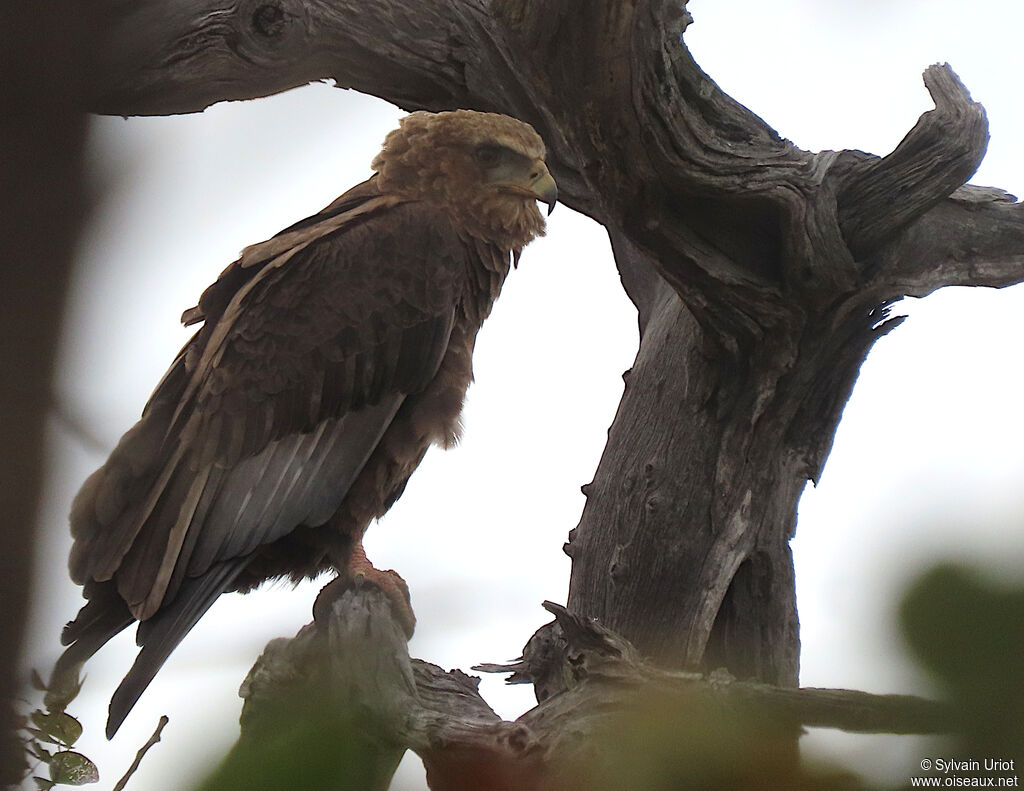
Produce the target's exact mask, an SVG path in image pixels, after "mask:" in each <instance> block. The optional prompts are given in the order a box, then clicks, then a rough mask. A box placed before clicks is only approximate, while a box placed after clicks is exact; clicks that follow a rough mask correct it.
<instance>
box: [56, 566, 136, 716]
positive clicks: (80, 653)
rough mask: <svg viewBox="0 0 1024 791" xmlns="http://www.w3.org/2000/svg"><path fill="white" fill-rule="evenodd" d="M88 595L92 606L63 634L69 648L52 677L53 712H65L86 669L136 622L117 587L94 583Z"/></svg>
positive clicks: (90, 586)
mask: <svg viewBox="0 0 1024 791" xmlns="http://www.w3.org/2000/svg"><path fill="white" fill-rule="evenodd" d="M85 593H86V596H87V597H88V599H89V601H88V603H86V605H85V606H84V607H83V608H82V609H81V610H79V612H78V615H77V616H76V617H75V620H73V621H71V622H70V623H69V624H68V625H67V626H65V627H64V631H63V632H62V633H61V643H63V644H64V645H66V646H68V647H67V649H66V650H65V651H64V653H63V654H61V656H60V659H58V660H57V664H56V665H55V666H54V668H53V673H52V674H51V676H50V683H49V686H48V690H47V693H46V705H47V706H48V707H50V708H52V709H59V710H63V709H64V707H65V706H66V705H67V703H68V702H69V701H70V700H71V698H73V697H74V695H75V693H76V692H77V690H78V683H79V682H78V676H79V672H80V671H81V669H82V665H84V664H85V663H86V661H88V659H89V658H90V657H91V656H92V655H93V654H95V653H96V652H97V651H99V650H100V648H102V647H103V646H104V645H105V644H106V642H107V641H108V640H110V639H111V638H112V637H113V636H114V635H116V634H118V633H119V632H121V631H122V630H123V629H125V628H126V627H128V626H130V625H131V623H132V621H134V620H135V618H134V616H133V615H132V614H131V613H130V612H129V611H128V607H127V605H126V604H125V603H124V601H122V600H121V597H120V596H118V595H117V591H116V589H115V588H114V586H113V585H111V584H102V583H101V584H95V583H92V584H90V585H88V586H86V590H85Z"/></svg>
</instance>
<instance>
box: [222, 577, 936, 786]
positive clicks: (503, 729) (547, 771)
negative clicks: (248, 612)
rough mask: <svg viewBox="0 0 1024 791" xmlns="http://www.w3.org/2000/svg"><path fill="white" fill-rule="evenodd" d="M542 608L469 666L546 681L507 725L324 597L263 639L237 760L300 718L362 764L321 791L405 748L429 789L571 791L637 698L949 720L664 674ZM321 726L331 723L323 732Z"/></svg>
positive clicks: (363, 603)
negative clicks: (523, 638) (546, 621)
mask: <svg viewBox="0 0 1024 791" xmlns="http://www.w3.org/2000/svg"><path fill="white" fill-rule="evenodd" d="M329 590H330V589H328V591H329ZM545 607H546V608H547V609H548V610H549V611H550V612H551V613H553V614H554V616H555V619H556V620H555V623H554V624H553V625H552V627H551V628H546V629H545V630H542V632H540V633H538V635H537V636H535V638H534V639H533V640H531V642H530V643H529V644H528V645H527V647H526V649H525V650H524V659H522V660H521V661H519V662H517V663H515V664H514V665H485V666H481V667H480V668H477V669H480V670H486V671H489V672H511V673H513V677H512V679H511V680H512V681H513V682H514V683H515V682H524V681H529V680H532V679H538V680H539V681H540V680H542V679H547V681H546V682H544V681H540V683H541V684H542V685H543V686H542V687H541V689H542V690H543V691H542V692H541V694H539V695H538V696H539V697H541V698H542V702H541V703H540V704H539V705H538V706H537V707H536V708H534V709H532V710H530V711H529V712H527V713H526V714H524V715H523V716H522V717H520V718H519V719H518V720H516V721H515V722H508V721H504V720H502V719H501V718H500V717H498V715H497V714H495V713H494V712H493V711H492V710H491V709H490V707H489V706H488V705H487V704H486V703H485V702H484V701H483V699H482V698H481V697H480V695H479V693H478V692H477V683H478V680H477V679H474V678H471V677H469V676H466V675H465V674H463V673H462V672H460V671H458V670H453V671H450V672H447V673H446V672H445V671H443V670H442V669H441V668H439V667H437V666H436V665H431V664H428V663H426V662H421V661H420V660H410V659H409V655H408V651H407V649H406V641H405V637H404V634H403V632H402V630H401V628H400V627H399V626H398V625H397V623H395V621H394V620H393V619H392V615H391V612H390V609H389V605H388V603H387V600H386V598H385V597H384V596H383V595H382V594H381V593H380V592H379V591H378V590H376V589H375V588H372V587H368V586H367V587H359V588H351V587H350V588H348V589H346V590H344V591H343V592H341V593H340V594H339V593H337V592H333V593H322V594H321V601H320V602H319V603H318V606H317V607H316V608H314V614H315V620H314V623H312V624H310V625H309V626H306V627H304V628H303V629H302V630H301V631H300V632H299V633H298V634H297V635H296V636H295V637H294V638H292V639H290V640H286V639H284V638H279V639H278V640H275V641H273V642H271V643H270V644H269V645H268V646H267V648H266V650H265V651H264V653H263V655H262V656H261V657H260V659H259V660H258V661H257V663H256V665H255V666H254V667H253V669H252V670H251V671H250V673H249V676H248V678H247V679H246V681H245V683H244V684H243V685H242V689H241V692H240V694H241V695H242V696H243V697H244V698H245V706H244V709H243V712H242V736H241V739H240V741H239V745H238V747H236V753H237V754H238V755H237V756H236V759H235V760H240V761H249V760H252V756H265V754H266V753H267V752H268V749H269V750H270V752H271V754H273V751H274V749H276V748H275V744H276V742H277V740H278V739H279V734H281V733H282V732H286V733H287V732H289V730H290V729H291V728H293V727H295V724H294V723H295V721H296V720H302V721H303V722H308V721H309V720H310V718H311V717H312V719H313V720H314V721H315V722H316V723H317V728H318V730H319V731H321V732H326V733H328V734H330V733H335V734H342V736H343V737H344V739H345V740H347V742H348V744H347V747H348V748H349V753H355V754H357V755H359V756H361V759H362V760H361V762H360V763H359V764H357V765H353V762H352V761H347V762H342V761H337V762H333V763H332V764H331V767H332V771H333V772H336V780H335V786H332V787H338V788H346V789H364V788H365V789H381V788H386V787H387V783H388V781H389V780H390V777H391V774H392V773H393V772H394V768H395V766H396V765H397V761H398V757H400V756H401V753H402V752H404V750H405V748H409V749H412V750H414V751H415V752H416V753H417V754H418V755H419V756H420V757H421V758H422V759H423V762H424V764H425V765H426V767H427V777H428V781H429V783H430V787H431V789H433V791H442V790H444V791H447V790H448V789H451V790H452V791H454V790H455V789H467V788H472V789H479V790H480V791H498V790H501V791H506V790H507V791H514V790H515V791H522V790H523V789H531V790H535V791H544V789H552V791H553V789H556V788H572V787H577V786H576V785H573V784H572V783H571V782H570V781H568V780H567V778H568V777H572V776H574V775H573V772H575V771H577V768H578V767H579V766H584V765H592V762H591V761H590V756H591V753H593V752H595V751H600V749H601V744H602V739H603V738H604V735H603V734H604V733H605V729H606V728H607V725H608V722H609V720H610V719H611V720H614V718H615V717H618V716H624V715H628V714H629V713H631V712H635V711H636V710H637V708H638V706H642V705H643V702H644V701H654V700H658V701H662V702H664V701H671V702H672V705H673V708H674V710H675V711H676V712H677V715H676V716H678V717H679V718H680V721H685V720H686V719H687V718H688V717H690V716H692V715H693V712H695V711H698V710H708V711H712V710H713V711H728V712H733V713H737V712H738V713H740V714H741V715H742V716H744V717H749V718H751V719H752V720H753V721H756V722H759V723H764V722H770V723H771V724H772V727H773V728H797V727H799V726H801V725H813V726H823V727H833V728H842V729H844V730H851V731H858V732H873V733H878V732H886V733H939V732H942V731H943V730H945V729H947V728H948V726H949V723H950V722H951V717H950V715H949V712H948V711H947V710H946V709H945V707H943V706H942V705H940V704H938V703H934V702H931V701H927V700H923V699H920V698H913V697H908V696H898V695H869V694H866V693H862V692H849V691H846V690H823V689H801V690H791V689H778V688H774V687H770V686H766V685H761V684H751V683H745V682H739V681H735V680H733V679H731V678H729V677H728V676H725V675H722V676H720V675H719V674H713V675H712V676H710V677H707V676H703V675H701V674H697V673H687V672H678V671H675V672H673V671H666V670H663V669H661V668H658V667H656V666H654V665H651V664H649V663H648V662H646V661H645V660H644V659H643V658H642V657H641V656H640V654H639V653H638V652H637V651H636V649H635V648H633V646H631V645H630V644H629V643H628V642H627V641H626V640H624V639H623V638H622V637H620V636H619V635H616V634H615V633H613V632H611V631H609V630H607V629H605V628H603V627H601V626H600V625H599V624H597V623H596V622H594V621H592V620H589V619H586V618H580V617H578V616H574V615H572V614H570V613H569V612H568V611H567V610H566V609H565V608H563V607H560V606H558V605H554V604H551V603H546V604H545ZM296 701H298V702H299V703H298V705H296ZM331 722H335V723H341V724H342V727H340V728H339V729H338V730H332V726H331V724H330V723H331ZM351 723H357V727H356V729H355V732H353V728H352V727H351ZM339 738H341V736H339ZM353 739H355V740H356V741H357V749H355V750H352V749H351V742H352V741H353ZM268 745H269V747H268ZM298 749H300V750H301V751H302V753H303V754H305V753H306V750H305V749H303V746H302V745H299V746H298ZM339 749H340V746H339ZM263 760H266V758H264V759H263ZM567 782H568V783H569V784H568V785H565V784H566V783H567ZM578 787H583V786H578Z"/></svg>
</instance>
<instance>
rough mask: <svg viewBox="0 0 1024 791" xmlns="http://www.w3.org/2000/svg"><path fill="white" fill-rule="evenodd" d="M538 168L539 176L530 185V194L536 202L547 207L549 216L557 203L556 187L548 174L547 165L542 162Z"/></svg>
mask: <svg viewBox="0 0 1024 791" xmlns="http://www.w3.org/2000/svg"><path fill="white" fill-rule="evenodd" d="M540 167H541V172H540V175H539V176H537V178H536V179H535V180H534V181H533V182H532V183H531V184H530V192H532V193H533V194H534V196H535V197H536V198H537V200H539V201H540V202H541V203H544V204H546V205H547V207H548V215H549V216H550V215H551V212H553V211H554V210H555V204H556V203H558V185H557V184H555V180H554V179H553V178H552V177H551V173H549V172H548V167H547V165H545V164H544V163H543V162H542V163H540Z"/></svg>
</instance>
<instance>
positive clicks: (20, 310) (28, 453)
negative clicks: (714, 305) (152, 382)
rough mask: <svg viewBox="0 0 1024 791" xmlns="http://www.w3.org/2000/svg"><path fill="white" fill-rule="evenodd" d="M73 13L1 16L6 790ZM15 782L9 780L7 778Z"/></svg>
mask: <svg viewBox="0 0 1024 791" xmlns="http://www.w3.org/2000/svg"><path fill="white" fill-rule="evenodd" d="M86 35H87V30H86V26H85V24H84V20H83V18H82V14H81V9H80V8H79V6H78V4H76V3H74V2H63V0H57V1H56V2H44V3H40V4H12V5H11V6H10V7H9V8H7V9H5V13H4V15H3V24H2V25H0V53H2V54H0V106H2V107H3V112H2V113H0V146H2V150H3V152H4V154H3V167H0V228H2V230H0V273H2V274H0V347H2V349H3V351H2V363H0V371H2V373H0V426H2V430H0V447H2V448H3V452H2V453H0V514H2V519H0V602H2V604H0V635H3V637H2V639H0V785H6V783H7V782H16V781H17V779H18V777H19V774H18V770H19V767H20V765H21V764H22V763H23V755H24V748H23V744H22V743H21V741H13V742H12V741H11V740H10V738H9V737H10V736H11V735H12V730H11V727H10V726H11V715H12V712H11V709H10V705H11V701H12V699H14V698H17V697H21V696H22V695H23V689H22V687H23V684H24V681H25V679H23V678H21V677H19V675H18V660H19V659H20V649H21V642H22V638H23V635H24V625H25V612H26V607H27V604H28V597H29V591H30V590H31V580H32V565H33V557H34V546H35V542H34V538H35V535H36V529H37V526H36V519H37V508H38V504H39V495H40V492H41V490H42V486H43V479H44V474H45V470H46V467H47V465H46V461H47V460H46V455H45V449H46V441H45V434H44V429H45V426H46V417H47V413H48V411H49V408H50V404H51V403H52V392H51V380H52V375H53V370H54V363H55V361H56V347H57V341H58V337H59V334H60V327H61V318H62V316H63V311H64V294H65V291H66V287H67V283H68V279H69V278H68V275H69V273H70V269H71V260H72V250H73V246H74V243H75V239H76V237H77V233H78V230H79V227H80V225H81V221H82V217H83V215H84V213H85V212H84V205H85V195H84V190H83V188H82V148H83V142H84V139H85V114H84V113H83V112H82V111H81V110H80V109H79V108H80V106H81V100H80V99H81V97H80V95H79V91H80V90H81V88H82V85H81V80H80V79H79V77H80V75H81V73H82V65H83V56H84V54H85V53H86V52H88V50H89V48H88V46H87V43H86ZM11 773H14V774H11Z"/></svg>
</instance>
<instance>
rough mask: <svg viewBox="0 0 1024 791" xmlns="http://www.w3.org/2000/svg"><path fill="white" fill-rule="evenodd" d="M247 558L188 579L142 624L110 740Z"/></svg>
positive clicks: (115, 703) (117, 694)
mask: <svg viewBox="0 0 1024 791" xmlns="http://www.w3.org/2000/svg"><path fill="white" fill-rule="evenodd" d="M247 560H248V558H240V559H238V560H233V561H229V562H225V563H220V564H217V565H215V566H213V567H212V568H211V569H210V570H209V571H208V572H206V573H205V574H204V575H203V576H201V577H194V578H191V579H188V578H186V579H185V580H184V581H183V582H182V584H181V588H180V589H179V590H178V594H177V596H176V597H175V599H174V601H173V602H171V603H170V604H169V605H165V606H164V607H162V608H161V609H160V610H158V611H157V613H156V614H155V615H154V616H153V617H152V618H149V619H147V620H146V621H143V622H141V623H140V624H139V631H138V637H137V642H138V644H139V645H141V646H142V650H141V651H140V652H139V655H138V657H136V659H135V664H134V665H132V668H131V670H129V671H128V675H126V676H125V677H124V680H123V681H122V682H121V684H120V685H119V686H118V688H117V689H116V690H115V691H114V695H113V697H112V698H111V699H110V714H109V716H108V718H107V738H108V739H111V738H113V736H114V734H115V733H117V730H118V728H120V727H121V723H123V722H124V720H125V717H127V716H128V713H129V712H130V711H131V710H132V708H133V707H134V706H135V704H136V703H137V702H138V700H139V698H140V697H141V695H142V693H143V692H145V690H146V687H148V686H149V684H150V682H151V681H152V680H153V678H154V676H156V674H157V672H158V671H159V670H160V668H161V667H163V664H164V662H166V661H167V657H169V656H170V655H171V652H172V651H173V650H174V649H175V648H176V647H177V646H178V643H180V642H181V641H182V639H183V638H184V637H185V635H186V634H188V632H189V631H190V630H191V629H192V627H193V626H195V625H196V623H197V622H198V621H199V619H200V618H201V617H202V616H203V614H204V613H205V612H206V611H207V610H208V609H210V607H211V606H212V605H213V603H214V602H215V601H216V600H217V597H218V596H220V595H221V593H223V592H224V591H225V590H227V589H228V587H229V586H230V585H231V582H232V581H233V580H234V579H235V577H237V576H238V574H239V572H241V570H242V569H243V568H244V567H245V564H246V562H247Z"/></svg>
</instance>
